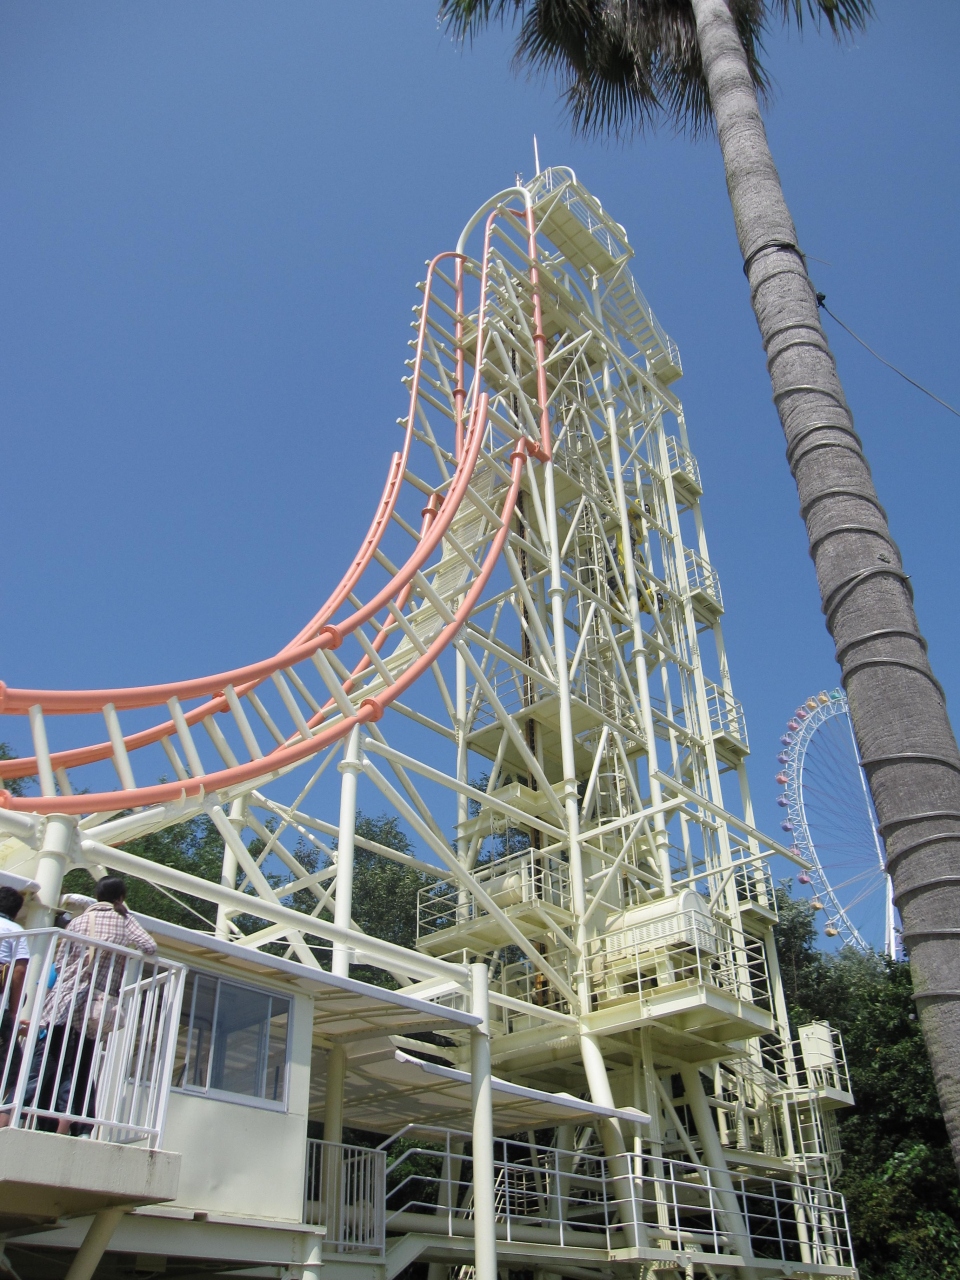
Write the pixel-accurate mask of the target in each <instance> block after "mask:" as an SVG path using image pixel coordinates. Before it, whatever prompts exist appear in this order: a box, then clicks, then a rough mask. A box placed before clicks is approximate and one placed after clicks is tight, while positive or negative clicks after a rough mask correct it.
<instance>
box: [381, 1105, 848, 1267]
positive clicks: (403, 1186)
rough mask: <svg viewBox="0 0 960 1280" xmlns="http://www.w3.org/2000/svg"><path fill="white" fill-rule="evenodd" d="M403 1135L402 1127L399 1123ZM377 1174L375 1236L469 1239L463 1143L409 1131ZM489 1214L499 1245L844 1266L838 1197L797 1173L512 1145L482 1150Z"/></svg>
mask: <svg viewBox="0 0 960 1280" xmlns="http://www.w3.org/2000/svg"><path fill="white" fill-rule="evenodd" d="M411 1128H413V1126H411ZM418 1131H419V1132H421V1133H422V1134H423V1135H424V1137H423V1142H422V1145H406V1144H404V1149H403V1150H402V1151H401V1153H400V1154H399V1155H398V1156H397V1157H396V1158H395V1159H394V1160H392V1161H391V1162H390V1163H389V1164H388V1166H387V1170H386V1176H387V1186H388V1190H387V1197H386V1222H387V1228H388V1229H392V1230H394V1231H398V1230H400V1231H403V1230H408V1231H410V1230H417V1231H424V1232H426V1231H436V1232H437V1233H438V1234H443V1235H463V1234H469V1230H470V1229H469V1228H468V1227H466V1226H465V1224H466V1223H467V1222H469V1221H470V1220H472V1218H473V1162H472V1159H471V1157H470V1155H469V1154H465V1150H466V1147H467V1145H468V1143H469V1135H467V1134H460V1133H456V1132H454V1131H449V1130H442V1129H427V1128H421V1129H419V1130H418ZM494 1169H495V1178H496V1211H497V1221H498V1224H499V1227H500V1233H501V1234H502V1236H503V1238H505V1239H506V1240H508V1241H518V1242H529V1243H536V1242H537V1241H541V1242H543V1243H552V1244H559V1245H561V1246H570V1247H580V1248H588V1249H589V1248H595V1249H599V1250H604V1251H607V1250H610V1249H617V1248H623V1247H625V1246H627V1247H629V1246H631V1245H639V1246H641V1247H646V1248H654V1249H663V1250H668V1249H669V1250H677V1251H683V1250H686V1249H690V1248H693V1249H695V1250H698V1251H700V1252H702V1253H705V1254H708V1255H715V1256H717V1257H722V1256H723V1255H724V1254H728V1255H729V1254H741V1255H742V1254H744V1253H749V1252H752V1254H753V1256H754V1257H756V1258H763V1259H772V1260H777V1261H782V1262H796V1263H806V1264H808V1265H815V1266H829V1267H852V1266H853V1256H852V1250H851V1245H850V1236H849V1229H848V1226H847V1219H846V1211H845V1208H844V1204H843V1198H842V1197H841V1196H840V1195H839V1194H838V1193H837V1192H834V1191H831V1190H829V1189H828V1188H827V1187H825V1186H821V1185H818V1183H817V1181H816V1179H815V1178H811V1177H809V1176H807V1175H806V1174H803V1173H798V1174H796V1175H795V1176H794V1177H792V1178H783V1179H774V1178H769V1177H765V1176H762V1175H753V1174H746V1173H729V1174H728V1173H726V1172H720V1171H717V1170H713V1169H710V1168H708V1167H706V1166H704V1165H697V1164H691V1163H688V1162H685V1161H679V1160H670V1159H664V1158H658V1157H654V1156H651V1155H628V1156H624V1157H622V1158H620V1159H619V1160H609V1159H607V1157H605V1156H603V1155H600V1154H598V1153H596V1152H593V1151H589V1152H587V1151H563V1150H558V1149H556V1148H554V1147H543V1146H537V1145H535V1144H534V1143H527V1142H518V1141H516V1140H513V1139H497V1140H496V1141H495V1143H494Z"/></svg>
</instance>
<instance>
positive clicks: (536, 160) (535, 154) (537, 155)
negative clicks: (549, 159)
mask: <svg viewBox="0 0 960 1280" xmlns="http://www.w3.org/2000/svg"><path fill="white" fill-rule="evenodd" d="M533 167H534V169H535V170H536V171H537V177H538V178H539V176H540V149H539V147H538V146H537V135H536V134H534V135H533Z"/></svg>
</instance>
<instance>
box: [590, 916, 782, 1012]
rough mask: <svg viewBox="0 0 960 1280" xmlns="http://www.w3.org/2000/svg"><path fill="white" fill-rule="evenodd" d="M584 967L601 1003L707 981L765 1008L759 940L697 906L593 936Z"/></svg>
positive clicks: (765, 981) (642, 998)
mask: <svg viewBox="0 0 960 1280" xmlns="http://www.w3.org/2000/svg"><path fill="white" fill-rule="evenodd" d="M587 966H588V972H589V974H590V978H591V985H592V987H593V989H594V992H595V993H596V997H597V1000H598V1002H599V1004H600V1005H601V1006H603V1005H604V1004H605V1003H610V1002H613V1001H618V1000H623V999H628V998H630V997H633V998H634V999H637V1000H640V1001H641V1003H642V1002H644V1001H647V1000H650V999H651V998H652V997H653V996H655V995H658V994H662V992H663V990H664V989H665V988H669V989H672V990H676V989H677V988H678V987H698V986H706V987H713V988H715V989H716V990H719V991H723V992H725V993H727V994H728V995H733V996H735V997H736V998H737V999H739V1000H744V1001H746V1002H748V1003H750V1004H755V1005H759V1006H760V1007H762V1008H767V1009H769V1007H770V975H769V971H768V969H767V957H766V952H765V950H764V946H763V943H762V942H761V941H760V940H759V939H753V938H750V937H748V936H747V935H746V934H743V933H741V932H740V931H739V930H736V929H732V928H730V927H729V926H728V925H724V924H721V923H719V922H717V921H714V920H712V919H711V917H710V916H708V915H706V914H705V913H702V912H699V911H684V912H681V913H680V914H679V915H676V916H670V917H666V918H665V919H663V920H662V921H656V922H654V923H653V924H648V925H639V926H635V927H634V928H629V929H622V930H618V931H617V932H616V933H610V934H607V935H606V936H605V937H603V938H598V939H596V941H595V942H594V943H593V944H591V947H590V950H589V953H588V959H587Z"/></svg>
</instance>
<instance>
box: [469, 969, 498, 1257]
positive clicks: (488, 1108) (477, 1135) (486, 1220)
mask: <svg viewBox="0 0 960 1280" xmlns="http://www.w3.org/2000/svg"><path fill="white" fill-rule="evenodd" d="M488 980H489V975H488V970H487V966H486V965H485V964H471V965H470V997H471V999H470V1005H471V1010H472V1012H473V1013H474V1014H475V1015H476V1016H477V1017H479V1018H480V1020H481V1021H480V1024H479V1026H476V1027H473V1028H472V1029H471V1031H470V1076H471V1092H472V1113H473V1230H474V1262H475V1265H476V1280H497V1220H496V1205H495V1200H494V1168H493V1085H492V1073H491V1067H490V1000H489V994H488V985H487V984H488Z"/></svg>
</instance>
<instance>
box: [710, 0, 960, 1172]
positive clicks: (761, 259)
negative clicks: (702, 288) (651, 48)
mask: <svg viewBox="0 0 960 1280" xmlns="http://www.w3.org/2000/svg"><path fill="white" fill-rule="evenodd" d="M692 4H693V10H694V13H695V16H696V22H697V32H698V36H699V43H700V51H701V55H702V58H703V66H704V72H705V75H706V79H707V84H708V86H709V91H710V101H711V105H712V107H713V111H714V114H715V117H716V121H717V128H718V132H719V137H720V148H721V151H722V153H723V161H724V167H725V170H726V176H727V189H728V191H729V193H730V202H731V204H732V205H733V214H734V219H735V221H736V227H737V235H738V237H739V240H740V248H741V251H742V253H743V259H744V271H745V273H746V276H747V280H748V283H749V285H750V297H751V301H752V303H753V308H754V311H755V313H756V317H757V323H758V324H759V326H760V333H761V336H762V338H763V345H764V349H765V351H766V354H767V367H768V369H769V371H770V379H771V382H772V383H773V399H774V403H775V404H776V406H777V411H778V412H779V414H780V421H781V424H782V426H783V431H784V434H785V436H786V440H787V460H788V462H789V463H790V469H791V470H792V472H793V475H794V479H795V480H796V482H797V489H798V490H799V494H800V512H801V515H802V516H803V519H804V521H805V523H806V526H807V534H808V536H809V539H810V554H811V556H812V557H813V561H814V564H815V565H816V571H817V580H818V582H819V585H820V595H821V598H822V600H823V612H824V614H825V615H826V620H827V627H828V629H829V631H830V634H831V636H832V637H833V639H834V642H835V644H836V648H837V660H838V662H839V663H840V667H841V670H842V673H843V674H842V680H843V685H844V687H845V689H846V691H847V697H848V699H849V703H850V714H851V718H852V720H853V726H854V729H855V731H856V735H857V741H858V743H859V746H860V753H861V756H862V758H863V767H864V769H865V771H866V775H867V779H868V781H869V783H870V791H871V793H872V795H873V800H874V805H875V807H876V811H877V817H878V819H879V823H880V830H881V833H882V835H883V837H884V840H885V842H886V850H887V867H888V869H889V871H890V875H891V877H892V880H893V886H894V893H895V898H896V903H897V907H898V908H899V911H900V916H901V919H902V921H903V941H904V945H905V947H906V948H907V950H908V951H909V955H910V969H911V973H912V976H913V983H914V988H915V991H916V997H915V998H916V1000H917V1003H918V1008H919V1012H920V1022H921V1026H922V1028H923V1034H924V1038H925V1040H926V1045H927V1050H928V1052H929V1054H930V1060H931V1063H932V1064H933V1073H934V1078H935V1080H936V1085H937V1092H938V1094H939V1097H940V1105H941V1107H942V1109H943V1114H944V1117H945V1118H946V1122H947V1129H948V1131H949V1134H950V1141H951V1144H952V1147H953V1154H954V1159H955V1161H956V1162H957V1165H958V1167H960V753H958V750H957V744H956V740H955V738H954V735H953V730H952V729H951V727H950V721H949V719H948V717H947V711H946V707H945V705H944V696H943V691H942V690H941V688H940V686H939V684H938V683H937V681H936V680H935V678H934V676H933V673H932V671H931V669H930V664H929V662H928V661H927V654H926V649H927V646H926V642H925V641H924V638H923V636H922V635H921V634H920V629H919V627H918V625H917V619H916V615H915V614H914V610H913V594H912V591H911V588H910V583H909V580H908V576H907V574H906V573H904V571H903V568H902V563H901V558H900V552H899V550H898V548H897V545H896V543H895V542H894V541H893V538H892V537H891V536H890V532H889V529H888V528H887V518H886V513H885V512H884V510H883V508H882V507H881V505H880V503H879V501H878V499H877V495H876V491H875V490H874V487H873V481H872V479H871V476H870V469H869V467H868V466H867V462H866V459H865V458H864V455H863V450H862V447H861V442H860V439H859V437H858V436H857V434H856V432H855V431H854V428H853V418H852V415H851V413H850V410H849V408H848V407H847V402H846V400H845V399H844V395H843V389H842V387H841V385H840V380H839V378H838V376H837V370H836V363H835V361H834V358H833V356H832V354H831V352H830V348H829V346H828V343H827V339H826V335H825V334H824V332H823V329H822V327H821V325H820V320H819V312H818V307H817V301H816V295H815V292H814V289H813V286H812V285H811V283H810V280H809V277H808V276H807V270H806V263H805V261H804V258H803V256H802V254H801V252H800V250H799V248H798V245H797V234H796V231H795V229H794V226H793V221H792V219H791V217H790V214H789V211H788V210H787V206H786V202H785V201H784V198H783V192H782V190H781V188H780V179H779V176H778V174H777V170H776V168H775V166H774V163H773V158H772V156H771V155H770V148H769V145H768V143H767V137H766V132H765V130H764V127H763V121H762V119H761V116H760V110H759V106H758V102H757V96H756V92H755V90H754V88H753V85H752V82H751V79H750V75H749V72H748V68H747V60H746V56H745V54H744V51H743V46H742V44H741V42H740V39H739V37H738V35H737V31H736V27H735V26H734V22H733V19H732V18H731V15H730V10H729V9H728V7H727V4H726V0H692Z"/></svg>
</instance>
